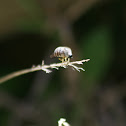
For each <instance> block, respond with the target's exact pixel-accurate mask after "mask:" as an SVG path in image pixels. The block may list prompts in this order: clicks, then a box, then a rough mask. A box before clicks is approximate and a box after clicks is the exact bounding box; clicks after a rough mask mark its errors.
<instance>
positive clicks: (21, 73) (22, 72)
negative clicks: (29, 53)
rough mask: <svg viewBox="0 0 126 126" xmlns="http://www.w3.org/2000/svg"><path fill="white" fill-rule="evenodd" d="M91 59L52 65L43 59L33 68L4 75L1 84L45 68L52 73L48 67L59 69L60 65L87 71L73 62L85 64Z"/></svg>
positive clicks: (0, 79) (0, 80)
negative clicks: (40, 63) (45, 63)
mask: <svg viewBox="0 0 126 126" xmlns="http://www.w3.org/2000/svg"><path fill="white" fill-rule="evenodd" d="M89 60H90V59H85V60H81V61H74V62H64V63H55V64H50V65H44V61H42V65H38V66H34V67H32V68H28V69H24V70H19V71H16V72H13V73H10V74H8V75H6V76H3V77H1V78H0V84H2V83H4V82H5V81H8V80H10V79H12V78H15V77H17V76H20V75H23V74H27V73H30V72H34V71H39V70H43V71H45V72H46V73H51V72H52V71H51V70H50V69H48V68H51V69H57V70H58V69H59V67H63V68H67V66H71V67H73V68H74V69H75V70H77V71H79V72H80V70H83V71H85V70H84V69H83V68H81V67H77V66H75V65H73V64H83V63H84V62H88V61H89Z"/></svg>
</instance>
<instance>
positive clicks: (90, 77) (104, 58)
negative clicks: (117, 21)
mask: <svg viewBox="0 0 126 126" xmlns="http://www.w3.org/2000/svg"><path fill="white" fill-rule="evenodd" d="M81 42H83V43H82V48H81V51H82V56H83V57H85V58H90V59H91V60H90V62H88V63H87V64H85V65H86V67H85V69H86V72H85V73H84V82H86V81H87V82H88V83H87V84H88V86H89V84H95V83H96V82H97V81H100V80H101V79H103V77H104V75H105V74H106V72H107V70H108V67H109V65H110V63H111V58H112V53H113V48H112V32H111V30H110V28H109V26H99V27H95V28H94V29H93V30H92V31H90V32H89V33H88V34H87V35H86V37H82V39H81Z"/></svg>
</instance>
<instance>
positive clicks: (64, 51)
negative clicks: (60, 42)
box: [50, 46, 72, 62]
mask: <svg viewBox="0 0 126 126" xmlns="http://www.w3.org/2000/svg"><path fill="white" fill-rule="evenodd" d="M50 57H51V58H53V57H59V60H60V61H62V62H70V58H72V50H71V49H70V48H69V47H63V46H60V47H57V48H56V49H55V50H54V53H53V54H52V55H50Z"/></svg>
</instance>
